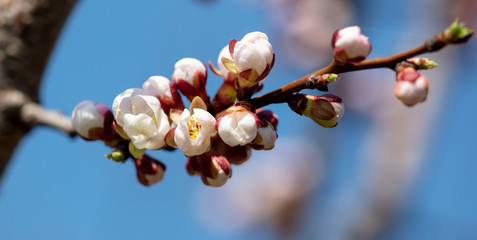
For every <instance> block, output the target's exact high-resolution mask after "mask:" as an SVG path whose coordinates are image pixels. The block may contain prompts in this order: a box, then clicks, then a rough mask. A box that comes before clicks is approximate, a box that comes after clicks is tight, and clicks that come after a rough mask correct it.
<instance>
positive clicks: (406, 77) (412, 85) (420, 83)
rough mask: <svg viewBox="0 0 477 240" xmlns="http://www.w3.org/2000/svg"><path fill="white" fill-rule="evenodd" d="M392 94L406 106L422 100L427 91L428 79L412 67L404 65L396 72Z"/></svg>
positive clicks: (425, 96) (424, 98)
mask: <svg viewBox="0 0 477 240" xmlns="http://www.w3.org/2000/svg"><path fill="white" fill-rule="evenodd" d="M396 78H397V82H396V85H395V86H394V95H395V96H396V97H397V98H398V99H399V100H401V102H402V103H404V104H405V105H406V106H409V107H410V106H414V105H416V104H417V103H420V102H424V101H425V100H426V98H427V93H428V91H429V81H428V80H427V78H426V77H425V76H424V75H422V74H420V73H419V72H418V71H416V69H414V68H412V67H406V68H404V69H402V70H401V71H400V72H399V73H398V74H397V77H396Z"/></svg>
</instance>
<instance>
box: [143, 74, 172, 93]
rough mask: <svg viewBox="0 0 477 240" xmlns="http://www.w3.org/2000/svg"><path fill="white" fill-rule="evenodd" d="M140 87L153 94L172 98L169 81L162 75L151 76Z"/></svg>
mask: <svg viewBox="0 0 477 240" xmlns="http://www.w3.org/2000/svg"><path fill="white" fill-rule="evenodd" d="M142 88H143V89H144V90H145V91H146V92H147V93H148V94H151V95H153V96H165V97H168V98H172V93H171V81H169V79H167V78H165V77H163V76H151V77H149V79H147V81H146V82H144V83H143V84H142Z"/></svg>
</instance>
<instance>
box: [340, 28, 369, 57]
mask: <svg viewBox="0 0 477 240" xmlns="http://www.w3.org/2000/svg"><path fill="white" fill-rule="evenodd" d="M332 46H333V51H334V54H335V60H336V62H338V63H342V64H346V63H356V62H360V61H363V60H364V59H365V58H366V57H367V56H368V55H369V53H370V52H371V44H370V43H369V40H368V37H366V36H365V35H363V34H361V28H359V27H358V26H351V27H345V28H343V29H340V30H338V31H336V32H335V33H334V34H333V39H332Z"/></svg>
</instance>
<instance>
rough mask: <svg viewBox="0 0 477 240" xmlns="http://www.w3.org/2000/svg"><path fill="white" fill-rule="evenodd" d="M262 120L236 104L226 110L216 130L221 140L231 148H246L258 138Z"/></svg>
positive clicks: (219, 119)
mask: <svg viewBox="0 0 477 240" xmlns="http://www.w3.org/2000/svg"><path fill="white" fill-rule="evenodd" d="M259 125H260V120H259V119H258V117H257V115H256V114H255V113H253V112H251V111H250V110H249V109H248V108H246V107H244V106H241V105H239V104H236V105H234V106H232V107H229V108H228V109H227V110H225V113H224V114H223V115H222V116H220V117H219V118H218V119H217V123H216V129H217V131H218V133H219V136H220V138H221V139H222V140H223V141H224V142H225V143H226V144H228V145H229V146H231V147H234V146H237V145H240V146H244V145H246V144H248V143H251V142H252V141H253V140H254V139H255V137H256V136H257V129H258V126H259Z"/></svg>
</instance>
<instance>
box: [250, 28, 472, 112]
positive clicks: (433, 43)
mask: <svg viewBox="0 0 477 240" xmlns="http://www.w3.org/2000/svg"><path fill="white" fill-rule="evenodd" d="M451 26H452V25H451ZM448 31H449V29H446V30H445V31H443V32H442V33H439V34H437V35H435V36H434V37H433V38H431V39H429V40H427V41H426V42H425V43H424V44H422V45H421V46H419V47H416V48H413V49H411V50H408V51H405V52H402V53H399V54H396V55H393V56H389V57H383V58H375V59H370V60H365V61H362V62H359V63H357V64H354V65H353V64H349V65H340V64H337V63H336V62H335V61H332V62H331V63H330V64H329V65H328V66H326V67H324V68H322V69H320V70H318V71H316V72H313V73H310V74H308V75H306V76H304V77H301V78H300V79H298V80H295V81H293V82H291V83H288V84H286V85H284V86H282V87H280V88H277V89H275V90H273V91H271V92H268V93H266V94H263V95H261V96H258V97H256V98H253V99H251V100H250V103H252V104H253V105H254V106H255V107H256V108H260V107H264V106H266V105H269V104H273V103H283V102H286V101H287V98H288V97H289V96H290V95H291V94H293V93H296V92H299V91H301V90H303V89H307V88H316V86H315V84H314V82H315V79H316V78H317V77H319V76H320V75H323V74H327V73H335V74H339V73H345V72H352V71H360V70H367V69H375V68H389V69H394V68H395V67H396V65H397V64H398V63H400V62H402V61H405V60H406V59H408V58H412V57H414V56H417V55H420V54H423V53H428V52H434V51H438V50H440V49H442V48H443V47H445V46H447V45H448V44H453V43H463V42H465V41H467V40H468V39H469V38H470V37H471V36H472V33H471V34H470V35H469V36H467V37H466V38H465V39H459V40H458V41H456V40H455V39H452V40H451V41H450V42H449V40H448V39H445V38H446V37H448V35H449V34H450V33H448ZM446 34H447V35H446Z"/></svg>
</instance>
